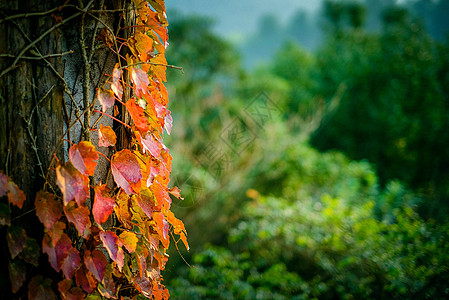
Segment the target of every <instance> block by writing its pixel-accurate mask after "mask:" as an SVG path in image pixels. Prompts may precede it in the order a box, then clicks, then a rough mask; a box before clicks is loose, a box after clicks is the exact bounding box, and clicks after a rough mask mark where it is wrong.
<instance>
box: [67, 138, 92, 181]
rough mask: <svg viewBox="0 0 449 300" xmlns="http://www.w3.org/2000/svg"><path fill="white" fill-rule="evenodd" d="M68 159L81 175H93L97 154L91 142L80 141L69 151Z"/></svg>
mask: <svg viewBox="0 0 449 300" xmlns="http://www.w3.org/2000/svg"><path fill="white" fill-rule="evenodd" d="M69 158H70V161H71V162H72V164H73V166H74V167H75V168H77V169H78V171H80V172H81V173H82V174H85V175H86V174H87V175H94V172H95V167H96V166H97V162H96V160H98V153H97V151H96V150H95V146H94V145H92V143H91V142H88V141H81V142H80V143H79V144H78V145H76V144H75V145H73V146H72V147H70V149H69Z"/></svg>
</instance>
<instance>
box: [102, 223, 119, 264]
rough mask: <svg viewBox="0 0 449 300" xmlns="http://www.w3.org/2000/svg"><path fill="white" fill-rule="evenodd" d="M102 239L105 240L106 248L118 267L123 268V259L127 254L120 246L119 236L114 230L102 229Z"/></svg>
mask: <svg viewBox="0 0 449 300" xmlns="http://www.w3.org/2000/svg"><path fill="white" fill-rule="evenodd" d="M100 239H101V241H102V242H103V245H104V246H105V248H106V250H107V251H108V253H109V257H110V258H111V259H112V260H113V261H115V262H116V263H117V266H118V268H119V269H120V270H121V269H122V267H123V259H124V258H125V255H124V253H123V250H122V248H121V247H119V244H118V243H119V239H118V236H117V235H116V234H115V233H114V232H112V231H101V232H100Z"/></svg>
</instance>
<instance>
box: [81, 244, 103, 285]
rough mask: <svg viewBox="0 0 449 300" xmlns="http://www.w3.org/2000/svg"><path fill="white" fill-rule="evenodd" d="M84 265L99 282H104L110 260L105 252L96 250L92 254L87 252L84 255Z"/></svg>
mask: <svg viewBox="0 0 449 300" xmlns="http://www.w3.org/2000/svg"><path fill="white" fill-rule="evenodd" d="M84 264H85V265H86V267H87V269H88V270H89V271H90V272H92V274H93V275H94V276H95V278H96V279H97V280H98V281H99V282H102V281H103V276H104V272H105V271H106V266H107V265H108V260H107V258H106V256H105V255H104V254H103V252H101V251H100V250H94V251H92V253H91V252H90V251H89V250H87V251H86V253H84Z"/></svg>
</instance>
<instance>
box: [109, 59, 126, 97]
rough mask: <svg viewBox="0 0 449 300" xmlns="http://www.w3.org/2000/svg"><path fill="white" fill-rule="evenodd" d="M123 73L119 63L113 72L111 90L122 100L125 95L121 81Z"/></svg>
mask: <svg viewBox="0 0 449 300" xmlns="http://www.w3.org/2000/svg"><path fill="white" fill-rule="evenodd" d="M122 73H123V71H122V70H120V69H119V65H118V63H117V64H115V67H114V70H113V71H112V83H111V89H112V90H113V91H114V93H115V94H116V95H117V97H118V98H119V99H120V100H122V95H123V87H122V85H121V84H120V79H121V77H122Z"/></svg>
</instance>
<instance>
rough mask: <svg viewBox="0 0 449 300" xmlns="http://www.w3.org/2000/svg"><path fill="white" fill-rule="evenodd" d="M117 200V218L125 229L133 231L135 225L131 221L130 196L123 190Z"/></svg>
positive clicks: (115, 209) (115, 208)
mask: <svg viewBox="0 0 449 300" xmlns="http://www.w3.org/2000/svg"><path fill="white" fill-rule="evenodd" d="M115 198H116V200H117V205H116V206H115V207H114V211H115V214H116V215H117V218H118V219H119V221H120V223H122V224H123V226H124V227H125V228H128V229H131V228H132V227H133V223H132V220H131V213H130V211H129V196H128V195H127V194H126V193H125V192H124V191H123V190H120V192H119V193H118V194H117V195H116V197H115Z"/></svg>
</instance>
